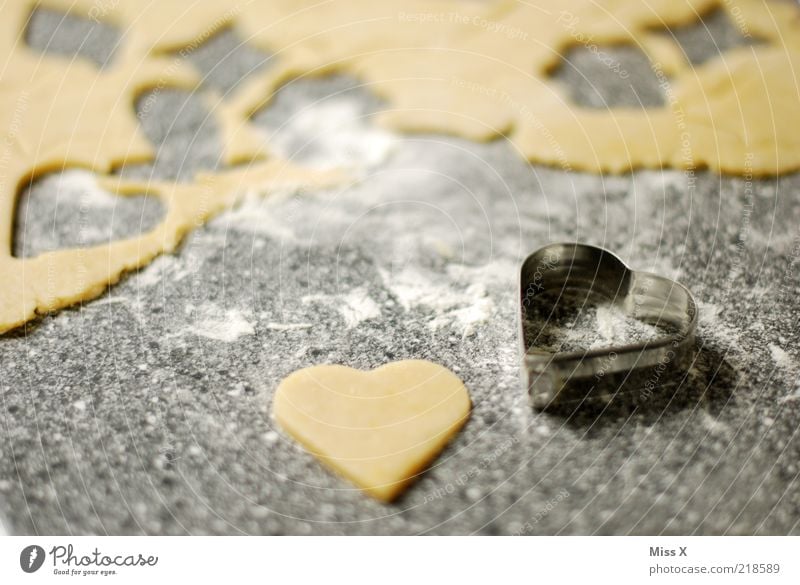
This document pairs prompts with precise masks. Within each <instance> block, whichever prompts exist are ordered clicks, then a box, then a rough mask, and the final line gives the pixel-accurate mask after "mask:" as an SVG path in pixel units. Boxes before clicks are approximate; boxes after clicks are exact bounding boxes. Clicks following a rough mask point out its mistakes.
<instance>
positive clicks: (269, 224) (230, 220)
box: [210, 192, 296, 242]
mask: <svg viewBox="0 0 800 585" xmlns="http://www.w3.org/2000/svg"><path fill="white" fill-rule="evenodd" d="M283 199H285V198H282V197H273V196H270V197H268V198H265V197H263V196H262V195H260V194H258V193H254V192H248V193H247V194H245V196H244V197H243V198H242V201H241V203H240V204H239V205H237V206H236V207H234V208H233V209H230V210H228V211H226V212H224V213H222V214H221V215H220V216H219V217H217V218H216V219H214V220H213V221H212V222H211V224H210V225H211V227H212V228H216V227H218V226H219V227H224V229H226V230H227V229H233V230H236V231H238V232H244V233H250V234H258V235H265V236H269V237H271V238H274V239H276V240H283V241H288V242H294V241H295V240H296V237H295V232H294V230H293V229H292V224H291V222H289V221H281V218H280V216H279V212H280V209H281V208H282V207H281V206H282V205H285V204H284V201H283Z"/></svg>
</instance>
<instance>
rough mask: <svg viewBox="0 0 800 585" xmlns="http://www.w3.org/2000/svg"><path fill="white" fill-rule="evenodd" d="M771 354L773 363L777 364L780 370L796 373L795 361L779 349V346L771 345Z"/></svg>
mask: <svg viewBox="0 0 800 585" xmlns="http://www.w3.org/2000/svg"><path fill="white" fill-rule="evenodd" d="M769 353H770V354H771V355H772V361H773V362H775V365H776V366H778V367H779V368H780V369H782V370H784V371H786V372H789V373H792V372H794V367H795V364H794V360H793V359H792V356H790V355H789V354H788V353H786V351H784V350H783V349H781V348H780V347H778V346H777V345H775V344H773V343H770V344H769Z"/></svg>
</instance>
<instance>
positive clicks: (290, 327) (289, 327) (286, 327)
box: [267, 323, 313, 331]
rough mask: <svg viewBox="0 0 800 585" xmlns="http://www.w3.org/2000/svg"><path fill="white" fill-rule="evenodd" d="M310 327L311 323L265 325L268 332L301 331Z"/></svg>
mask: <svg viewBox="0 0 800 585" xmlns="http://www.w3.org/2000/svg"><path fill="white" fill-rule="evenodd" d="M312 327H313V325H312V324H311V323H267V329H269V330H270V331H301V330H303V329H311V328H312Z"/></svg>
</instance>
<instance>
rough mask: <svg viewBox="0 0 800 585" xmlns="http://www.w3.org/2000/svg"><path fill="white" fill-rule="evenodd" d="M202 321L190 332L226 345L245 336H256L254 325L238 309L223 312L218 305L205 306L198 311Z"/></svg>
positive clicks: (195, 324)
mask: <svg viewBox="0 0 800 585" xmlns="http://www.w3.org/2000/svg"><path fill="white" fill-rule="evenodd" d="M198 314H199V315H200V319H198V321H196V322H195V323H194V325H192V326H191V327H190V328H189V331H190V332H192V333H195V334H196V335H200V336H201V337H206V338H208V339H215V340H217V341H223V342H225V343H231V342H233V341H236V340H237V339H239V337H242V336H243V335H254V334H255V329H254V328H253V324H252V323H250V322H249V321H247V320H246V319H245V318H244V317H243V316H242V314H241V312H239V311H238V310H237V309H227V310H222V309H221V308H219V307H217V306H216V305H211V304H207V305H203V306H202V307H200V308H199V309H198Z"/></svg>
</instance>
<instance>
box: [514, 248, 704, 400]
mask: <svg viewBox="0 0 800 585" xmlns="http://www.w3.org/2000/svg"><path fill="white" fill-rule="evenodd" d="M567 298H571V299H572V302H575V301H577V302H578V306H580V307H583V306H585V305H586V303H587V302H592V301H593V300H594V301H597V300H600V301H604V302H606V303H610V304H611V305H612V306H613V307H614V308H615V309H619V310H621V311H622V313H623V314H624V315H626V316H628V317H632V318H634V319H636V320H638V321H641V322H644V323H647V324H649V325H653V326H656V327H657V328H658V331H660V332H663V334H659V335H658V336H656V337H655V338H653V339H648V340H646V341H641V342H637V343H631V344H626V345H612V346H609V347H602V348H599V349H582V350H577V351H575V350H573V351H570V350H567V351H561V350H560V348H559V349H558V350H556V351H552V350H548V348H542V347H537V344H536V339H535V338H534V339H532V336H531V335H530V331H529V329H530V323H531V321H530V318H531V317H532V316H534V314H535V315H536V316H537V317H539V318H540V319H544V320H545V321H544V322H546V321H547V319H551V318H553V315H554V314H555V313H556V312H557V311H558V310H559V303H561V302H562V301H564V300H565V299H567ZM696 326H697V305H696V304H695V301H694V299H693V298H692V295H691V293H690V292H689V290H688V289H687V288H686V287H685V286H683V285H682V284H679V283H677V282H674V281H672V280H670V279H668V278H664V277H663V276H658V275H656V274H651V273H647V272H637V271H635V270H631V269H630V268H628V266H626V265H625V263H624V262H623V261H622V260H620V259H619V258H618V257H617V256H615V255H614V254H612V253H611V252H609V251H608V250H604V249H602V248H597V247H595V246H588V245H584V244H575V243H565V244H551V245H549V246H545V247H544V248H541V249H540V250H538V251H536V252H534V253H533V254H531V255H530V256H528V258H527V259H526V260H525V262H524V263H523V264H522V269H521V273H520V341H521V345H522V356H523V357H522V360H523V364H522V366H523V367H522V373H523V383H524V384H525V386H526V387H527V388H528V392H529V395H530V401H531V404H532V405H533V406H534V407H536V408H546V407H548V406H552V405H556V404H560V403H565V402H570V403H571V402H572V400H573V399H574V400H583V399H585V398H587V397H592V396H598V395H599V396H601V397H606V398H607V397H608V394H603V391H604V390H608V388H609V387H611V386H616V388H617V391H618V390H619V388H620V387H622V385H623V384H625V383H626V382H632V383H634V384H636V383H638V384H641V383H642V381H643V380H653V379H655V380H658V377H654V373H655V374H657V375H658V376H660V375H661V374H662V373H664V372H666V371H671V372H675V371H677V372H681V371H684V370H686V369H687V368H688V365H689V364H690V363H691V359H692V355H693V348H694V335H695V329H696ZM625 386H626V387H627V386H628V384H625Z"/></svg>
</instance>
